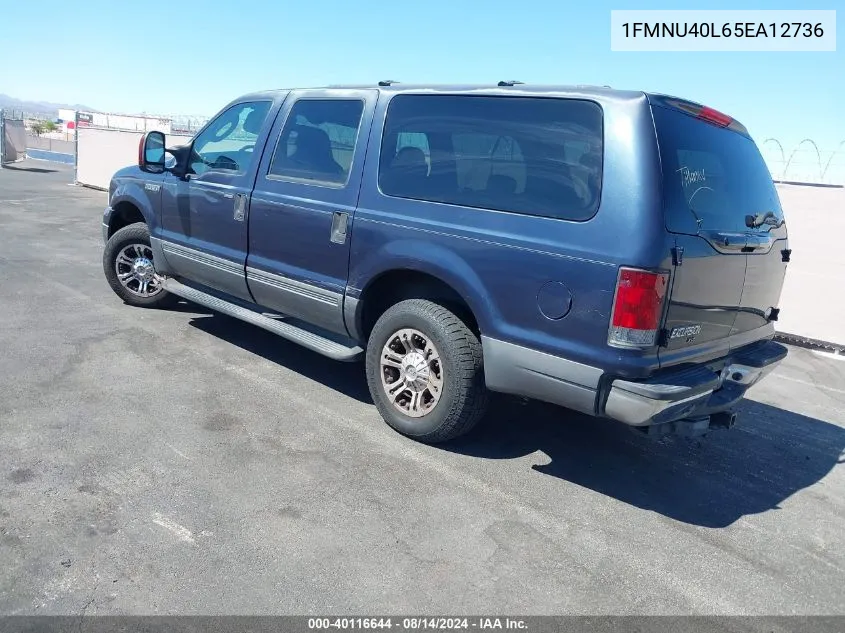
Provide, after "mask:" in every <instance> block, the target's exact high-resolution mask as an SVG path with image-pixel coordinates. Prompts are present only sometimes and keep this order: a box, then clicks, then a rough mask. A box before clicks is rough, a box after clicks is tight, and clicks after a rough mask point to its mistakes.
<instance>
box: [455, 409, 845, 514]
mask: <svg viewBox="0 0 845 633" xmlns="http://www.w3.org/2000/svg"><path fill="white" fill-rule="evenodd" d="M496 400H497V404H496V406H495V407H494V411H495V413H494V414H493V415H491V416H489V417H488V419H487V420H485V426H484V429H483V432H481V433H474V434H471V435H468V436H467V437H465V438H460V439H458V440H456V441H455V442H453V443H451V444H449V445H448V446H445V447H444V448H445V449H446V450H449V451H452V452H456V453H461V454H465V455H473V456H477V457H482V458H487V459H513V458H516V457H522V456H524V455H529V454H531V453H534V452H535V451H541V452H543V453H545V454H546V455H547V456H548V457H549V458H550V460H551V461H550V462H549V463H547V464H544V465H541V466H532V468H533V469H534V470H535V471H537V472H538V473H542V474H544V475H549V476H552V477H557V478H559V479H563V480H565V481H568V482H571V483H574V484H578V485H579V486H583V487H584V488H589V489H591V490H594V491H596V492H599V493H601V494H604V495H607V496H609V497H613V498H615V499H618V500H620V501H623V502H625V503H628V504H630V505H632V506H636V507H638V508H642V509H644V510H651V511H653V512H657V513H659V514H662V515H664V516H666V517H669V518H672V519H675V520H676V521H681V522H683V523H689V524H691V525H697V526H702V527H710V528H720V527H726V526H729V525H731V524H732V523H734V522H735V521H737V520H738V519H740V518H742V517H743V516H746V515H750V514H758V513H761V512H766V511H769V510H777V509H779V507H780V504H781V503H783V502H784V501H785V500H786V499H788V498H789V497H790V496H792V495H793V494H795V493H796V492H798V491H799V490H802V489H804V488H807V487H809V486H811V485H813V484H815V483H816V482H818V481H820V480H821V479H822V478H824V477H825V476H826V475H827V474H828V473H829V472H830V471H831V470H832V469H833V468H834V467H835V466H836V465H837V464H842V463H845V458H843V451H845V428H842V427H840V426H837V425H835V424H831V423H829V422H825V421H823V420H818V419H815V418H811V417H807V416H804V415H799V414H797V413H792V412H790V411H786V410H784V409H779V408H777V407H773V406H770V405H767V404H763V403H760V402H756V401H753V400H745V401H743V402H742V404H741V405H740V407H739V410H738V411H739V417H738V424H737V426H736V427H734V428H733V429H730V430H716V431H711V432H709V433H708V434H707V435H705V436H703V437H700V438H685V437H678V436H674V437H666V438H663V439H660V440H656V439H653V438H649V437H647V436H645V435H643V434H641V433H639V432H637V431H633V430H631V429H628V428H627V427H624V426H622V425H620V424H618V423H616V422H612V421H609V420H600V419H596V418H591V417H589V416H585V415H581V414H578V413H574V412H571V411H568V410H566V409H561V408H558V407H554V406H551V405H546V404H544V403H539V402H528V403H522V402H521V401H518V400H515V399H509V398H498V397H497V398H496Z"/></svg>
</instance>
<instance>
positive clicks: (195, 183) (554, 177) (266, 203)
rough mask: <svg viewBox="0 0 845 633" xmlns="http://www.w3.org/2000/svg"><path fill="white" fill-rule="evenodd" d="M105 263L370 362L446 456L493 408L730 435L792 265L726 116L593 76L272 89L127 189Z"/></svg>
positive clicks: (746, 144) (115, 201)
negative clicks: (513, 401)
mask: <svg viewBox="0 0 845 633" xmlns="http://www.w3.org/2000/svg"><path fill="white" fill-rule="evenodd" d="M103 238H104V240H105V250H104V256H103V265H104V270H105V275H106V278H107V280H108V282H109V284H110V285H111V287H112V288H113V289H114V291H115V292H116V293H117V294H118V295H119V296H120V297H121V298H122V299H123V300H124V301H125V302H126V303H128V304H130V305H133V306H139V307H160V306H164V305H166V304H167V303H168V302H169V301H171V300H173V299H174V298H177V297H181V298H183V299H186V300H189V301H191V302H194V303H197V304H201V305H203V306H205V307H207V308H210V309H213V310H215V311H217V312H220V313H224V314H227V315H230V316H232V317H235V318H238V319H242V320H244V321H247V322H249V323H252V324H254V325H256V326H259V327H261V328H264V329H266V330H269V331H271V332H274V333H276V334H278V335H279V336H281V337H284V338H286V339H289V340H291V341H294V342H296V343H298V344H300V345H301V346H303V347H305V348H308V349H309V350H312V351H314V352H317V353H319V354H323V355H325V356H327V357H329V358H332V359H336V360H339V361H357V360H359V359H362V360H363V361H364V368H365V371H366V376H367V381H368V384H369V389H370V391H371V394H372V398H373V401H374V402H375V405H376V407H377V408H378V411H379V413H380V414H381V416H382V417H383V418H384V420H385V421H386V422H387V423H388V424H389V425H390V426H391V427H393V428H394V429H396V430H397V431H399V432H400V433H403V434H405V435H407V436H410V437H412V438H415V439H416V440H419V441H422V442H439V441H445V440H449V439H451V438H454V437H456V436H458V435H461V434H462V433H465V432H466V431H468V430H469V429H470V428H471V427H473V425H475V424H476V422H478V421H479V420H480V419H481V418H482V417H483V415H484V412H485V408H486V406H487V403H488V394H489V392H504V393H509V394H516V395H519V396H523V397H527V398H534V399H539V400H543V401H546V402H551V403H555V404H558V405H562V406H563V407H567V408H568V409H571V410H575V411H579V412H582V413H586V414H588V415H591V416H598V417H606V418H611V419H614V420H618V421H619V422H622V423H624V424H626V425H630V426H631V427H637V428H640V429H644V430H647V431H648V432H649V433H655V434H658V435H659V434H663V433H666V432H676V433H688V434H698V433H701V432H704V431H706V430H707V429H708V428H713V427H729V426H732V425H733V423H734V421H735V414H734V412H733V409H734V407H735V405H736V404H737V403H738V401H740V400H741V398H742V397H743V395H744V394H745V392H746V390H747V389H748V388H749V387H750V386H751V385H753V384H754V383H756V382H757V381H759V380H760V379H761V378H762V377H763V376H765V375H766V374H767V373H768V372H769V371H771V370H772V369H773V368H774V367H775V365H776V364H777V363H778V362H779V361H781V360H782V359H783V358H784V356H785V355H786V348H785V347H783V346H782V345H780V344H778V343H776V342H774V341H773V337H774V332H775V330H774V321H776V320H777V317H778V301H779V298H780V293H781V286H782V284H783V280H784V274H785V269H786V265H787V264H786V262H787V261H788V260H789V256H790V249H789V245H788V241H787V230H786V225H785V223H784V218H783V212H782V209H781V205H780V202H779V200H778V196H777V193H776V190H775V187H774V184H773V182H772V178H771V176H770V174H769V172H768V170H767V168H766V165H765V163H764V161H763V159H762V157H761V155H760V152H759V150H758V148H757V146H756V145H755V143H754V141H753V140H752V139H751V138H750V136H749V134H748V132H747V131H746V129H745V128H744V127H743V126H742V125H741V124H740V123H739V122H738V121H736V120H734V119H733V118H731V117H729V116H726V115H725V114H722V113H720V112H718V111H716V110H713V109H712V108H709V107H706V106H702V105H699V104H697V103H692V102H690V101H686V100H683V99H679V98H674V97H669V96H665V95H658V94H648V93H643V92H635V91H620V90H612V89H609V88H598V87H590V86H570V87H551V86H527V85H524V84H521V83H520V82H512V81H503V82H500V83H499V84H498V85H490V86H410V85H402V84H397V83H396V82H389V81H385V82H380V83H379V84H378V85H373V86H351V87H329V88H319V89H305V90H273V91H268V92H260V93H255V94H249V95H246V96H243V97H241V98H239V99H236V100H235V101H233V102H231V103H230V104H228V105H227V106H226V107H225V108H223V109H222V110H221V111H220V112H219V113H218V114H217V115H216V116H215V117H213V118H212V119H211V120H210V121H209V122H208V123H207V124H206V125H205V127H204V128H203V129H202V130H201V131H200V132H199V133H198V134H196V136H195V137H194V138H193V139H191V140H190V142H189V143H188V144H186V145H181V146H178V147H167V145H166V144H165V137H164V135H163V134H162V133H160V132H150V133H148V134H146V136H145V137H144V138H143V139H142V140H141V144H140V147H139V156H138V164H137V165H135V166H131V167H127V168H125V169H122V170H121V171H119V172H118V173H116V174H115V176H114V178H113V180H112V182H111V186H110V189H109V207H108V208H107V209H106V210H105V215H104V217H103Z"/></svg>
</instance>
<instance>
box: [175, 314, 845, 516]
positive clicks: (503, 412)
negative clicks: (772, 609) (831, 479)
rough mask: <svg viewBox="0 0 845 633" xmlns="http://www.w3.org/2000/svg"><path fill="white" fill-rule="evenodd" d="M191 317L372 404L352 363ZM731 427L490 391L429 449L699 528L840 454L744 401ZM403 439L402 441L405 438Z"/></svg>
mask: <svg viewBox="0 0 845 633" xmlns="http://www.w3.org/2000/svg"><path fill="white" fill-rule="evenodd" d="M191 324H192V325H193V326H194V327H196V328H198V329H200V330H202V331H204V332H206V333H208V334H211V335H212V336H216V337H218V338H220V339H222V340H225V341H227V342H229V343H232V344H233V345H237V346H238V347H241V348H242V349H245V350H247V351H249V352H251V353H253V354H256V355H258V356H261V357H263V358H266V359H267V360H270V361H272V362H274V363H277V364H279V365H281V366H283V367H287V368H288V369H291V370H292V371H295V372H297V373H300V374H302V375H304V376H306V377H308V378H310V379H311V380H314V381H316V382H320V383H322V384H324V385H326V386H327V387H329V388H331V389H334V390H337V391H339V392H341V393H343V394H345V395H347V396H349V397H352V398H355V399H357V400H359V401H361V402H365V403H372V399H371V398H370V395H369V392H368V389H367V384H366V379H365V377H364V371H363V367H362V365H361V363H339V362H336V361H332V360H329V359H326V358H323V357H322V356H319V355H318V354H316V353H313V352H310V351H308V350H305V349H303V348H301V347H299V346H298V345H296V344H293V343H289V342H288V341H285V340H284V339H281V338H279V337H278V336H276V335H274V334H271V333H269V332H265V331H264V330H262V329H260V328H257V327H255V326H252V325H250V324H247V323H243V322H241V321H238V320H236V319H233V318H230V317H227V316H224V315H220V314H214V315H213V316H210V317H203V316H199V317H198V318H194V319H192V320H191ZM739 414H740V415H739V420H738V424H737V426H736V427H735V428H734V429H731V430H719V431H712V432H710V433H708V434H707V435H706V436H704V437H700V438H694V439H693V438H684V437H668V438H663V439H661V440H655V439H652V438H649V437H647V436H644V435H642V434H640V433H638V432H635V431H631V430H630V429H628V428H627V427H625V426H623V425H621V424H618V423H616V422H612V421H608V420H601V419H596V418H591V417H589V416H585V415H581V414H578V413H574V412H572V411H569V410H567V409H563V408H559V407H555V406H552V405H547V404H544V403H540V402H529V401H524V400H522V399H519V398H512V397H509V396H503V395H499V394H496V395H494V397H493V403H492V406H491V407H490V413H489V414H488V415H487V417H486V418H485V419H484V420H483V421H482V423H481V424H480V425H479V427H478V428H476V429H475V430H474V431H473V432H472V433H470V434H468V435H467V436H465V437H463V438H460V439H458V440H455V441H453V442H449V443H446V444H441V445H438V446H437V450H443V451H448V452H453V453H459V454H464V455H470V456H475V457H478V458H483V459H503V460H505V459H507V460H510V459H515V458H519V457H524V456H527V455H532V454H534V453H536V452H538V451H539V452H541V453H544V454H545V455H547V456H548V458H549V460H550V461H549V462H548V463H547V464H544V465H540V466H537V465H535V466H532V467H531V468H532V469H533V470H534V471H535V472H536V473H538V474H542V475H547V476H551V477H557V478H559V479H561V480H564V481H567V482H570V483H574V484H577V485H579V486H583V487H584V488H589V489H590V490H594V491H596V492H599V493H601V494H604V495H607V496H609V497H612V498H614V499H618V500H619V501H622V502H624V503H627V504H630V505H632V506H635V507H638V508H642V509H645V510H651V511H653V512H656V513H659V514H662V515H664V516H666V517H669V518H672V519H674V520H676V521H680V522H683V523H688V524H691V525H697V526H702V527H710V528H720V527H726V526H729V525H731V524H732V523H734V522H735V521H737V520H738V519H740V518H742V517H743V516H746V515H751V514H758V513H761V512H767V511H769V510H777V509H778V508H779V507H780V504H781V503H783V502H784V501H785V500H786V499H788V498H789V497H791V496H792V495H793V494H795V493H796V492H798V491H800V490H802V489H804V488H807V487H809V486H812V485H813V484H815V483H817V482H818V481H820V480H821V479H822V478H824V477H825V476H826V475H827V474H828V473H829V472H830V471H831V470H832V469H833V468H834V467H835V466H836V465H837V464H842V463H845V458H844V457H843V451H845V428H842V427H840V426H837V425H835V424H832V423H830V422H825V421H823V420H818V419H815V418H811V417H807V416H804V415H799V414H797V413H792V412H790V411H786V410H784V409H779V408H777V407H773V406H770V405H767V404H763V403H760V402H755V401H752V400H746V401H744V402H743V404H742V405H741V406H740V408H739ZM409 441H410V440H409Z"/></svg>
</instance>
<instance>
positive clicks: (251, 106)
mask: <svg viewBox="0 0 845 633" xmlns="http://www.w3.org/2000/svg"><path fill="white" fill-rule="evenodd" d="M271 105H272V102H271V101H251V102H249V103H239V104H237V105H233V106H232V107H231V108H229V109H227V110H226V111H225V112H223V113H222V114H220V115H219V116H218V117H217V118H216V119H214V120H213V121H212V122H211V123H210V124H209V125H208V126H207V127H206V128H205V129H204V130H203V131H202V132H201V133H200V134H199V135H198V136H197V138H196V140H195V141H194V145H193V149H192V151H191V158H190V170H191V173H193V174H203V173H205V172H207V171H208V170H210V169H215V170H224V171H229V172H234V173H245V172H246V171H248V170H249V168H250V165H251V164H252V160H253V157H254V149H255V143H256V141H257V140H258V134H259V133H260V132H261V127H262V126H263V125H264V120H265V119H266V118H267V113H268V112H269V111H270V106H271Z"/></svg>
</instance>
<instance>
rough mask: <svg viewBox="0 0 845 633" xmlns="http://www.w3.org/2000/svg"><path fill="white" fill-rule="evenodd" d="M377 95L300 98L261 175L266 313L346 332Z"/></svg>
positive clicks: (259, 297) (256, 219) (279, 124)
mask: <svg viewBox="0 0 845 633" xmlns="http://www.w3.org/2000/svg"><path fill="white" fill-rule="evenodd" d="M377 98H378V91H377V90H347V89H343V90H341V89H331V90H297V91H294V92H291V94H290V96H289V97H288V100H287V101H286V102H285V104H284V106H283V108H282V111H281V114H280V115H279V117H278V120H277V121H276V124H275V125H274V127H273V130H272V133H271V134H272V136H271V141H270V145H269V146H268V151H267V152H265V154H264V156H263V158H262V161H261V165H260V168H259V173H258V177H257V179H256V183H255V189H254V191H253V194H252V202H251V206H250V216H249V255H248V257H247V263H246V275H247V282H248V284H249V289H250V291H251V292H252V295H253V297H254V298H255V301H256V302H257V303H259V304H260V305H262V306H265V307H267V308H271V309H273V310H277V311H279V312H281V313H284V314H286V315H289V316H292V317H296V318H300V319H302V320H304V321H307V322H308V323H311V324H313V325H317V326H319V327H322V328H325V329H327V330H330V331H333V332H337V333H340V334H345V333H346V326H345V325H344V321H343V297H344V292H345V290H346V282H347V277H348V273H349V243H350V237H351V232H352V221H353V216H354V212H355V207H356V206H357V204H358V193H359V191H360V187H361V172H362V169H363V164H364V156H365V154H366V150H367V138H368V136H369V131H370V124H371V122H372V114H373V108H374V107H375V104H376V100H377Z"/></svg>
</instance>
